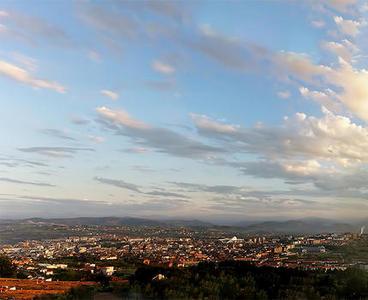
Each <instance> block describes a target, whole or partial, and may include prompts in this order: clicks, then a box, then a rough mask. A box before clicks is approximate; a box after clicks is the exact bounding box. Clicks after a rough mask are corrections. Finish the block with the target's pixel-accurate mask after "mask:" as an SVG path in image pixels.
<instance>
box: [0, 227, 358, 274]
mask: <svg viewBox="0 0 368 300" xmlns="http://www.w3.org/2000/svg"><path fill="white" fill-rule="evenodd" d="M182 230H183V232H182V233H183V234H182V235H181V234H178V232H176V234H175V236H174V237H168V236H162V235H161V236H160V234H156V236H151V237H147V236H146V235H145V234H142V237H139V236H137V234H135V235H134V236H133V237H132V236H129V235H125V234H122V235H120V234H118V233H114V234H111V233H104V232H103V233H101V234H98V233H96V234H93V235H91V234H89V235H87V236H75V237H69V238H62V239H51V240H32V241H24V242H20V243H17V244H14V245H2V246H0V252H2V253H3V254H5V255H7V256H9V257H11V258H12V260H13V263H14V264H15V265H16V266H17V268H18V269H19V270H21V271H22V272H24V273H25V274H26V275H27V276H28V278H30V279H32V278H40V279H44V280H52V278H53V276H54V275H55V274H56V273H57V272H60V270H68V269H74V270H76V271H83V272H89V273H91V274H95V273H97V272H99V273H103V274H105V275H107V276H111V275H113V274H114V273H115V272H119V263H118V262H121V261H126V260H129V261H131V262H132V261H133V262H136V263H143V264H150V265H165V266H169V267H171V266H177V267H186V266H191V265H195V264H198V263H199V262H201V261H224V260H238V261H248V262H251V263H254V264H255V265H257V266H273V267H282V266H283V267H289V268H303V269H323V270H333V269H345V268H347V267H348V265H347V264H346V263H345V262H344V261H341V260H336V259H329V258H328V255H321V254H324V253H326V251H327V250H326V247H328V246H342V245H345V244H347V243H349V241H351V240H352V239H355V238H357V237H358V236H357V235H354V234H339V235H338V234H319V235H300V236H282V235H280V236H242V237H241V238H238V237H236V236H233V237H231V236H230V237H226V236H224V235H225V233H221V232H218V235H217V236H216V235H215V234H209V235H208V236H198V235H196V234H195V233H193V232H191V231H190V230H189V229H182ZM80 258H83V259H80ZM68 259H69V260H70V259H75V261H76V262H78V264H73V265H68V263H64V262H63V261H67V260H68ZM82 262H83V263H82Z"/></svg>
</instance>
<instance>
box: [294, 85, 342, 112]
mask: <svg viewBox="0 0 368 300" xmlns="http://www.w3.org/2000/svg"><path fill="white" fill-rule="evenodd" d="M299 92H300V94H301V95H302V96H303V97H304V98H306V99H311V100H313V101H315V102H317V103H319V104H320V105H321V106H324V107H326V108H328V109H329V110H331V111H333V112H338V111H340V110H341V107H340V105H339V103H338V102H337V101H336V98H337V95H336V93H335V92H334V91H332V90H330V89H326V90H324V91H323V92H321V91H311V90H309V89H308V88H306V87H300V88H299Z"/></svg>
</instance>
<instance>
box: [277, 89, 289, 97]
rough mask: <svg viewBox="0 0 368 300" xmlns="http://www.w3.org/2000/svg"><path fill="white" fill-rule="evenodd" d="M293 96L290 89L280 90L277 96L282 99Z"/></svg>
mask: <svg viewBox="0 0 368 300" xmlns="http://www.w3.org/2000/svg"><path fill="white" fill-rule="evenodd" d="M290 96H291V94H290V92H289V91H278V92H277V97H279V98H281V99H289V98H290Z"/></svg>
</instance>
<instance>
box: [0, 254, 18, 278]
mask: <svg viewBox="0 0 368 300" xmlns="http://www.w3.org/2000/svg"><path fill="white" fill-rule="evenodd" d="M14 274H15V267H14V265H13V264H12V262H11V260H10V259H9V258H8V257H7V256H4V255H1V256H0V277H12V276H14Z"/></svg>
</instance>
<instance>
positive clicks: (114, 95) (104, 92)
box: [100, 90, 119, 100]
mask: <svg viewBox="0 0 368 300" xmlns="http://www.w3.org/2000/svg"><path fill="white" fill-rule="evenodd" d="M100 93H101V95H104V96H106V97H108V98H110V99H112V100H118V99H119V94H118V93H117V92H113V91H110V90H101V91H100Z"/></svg>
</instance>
